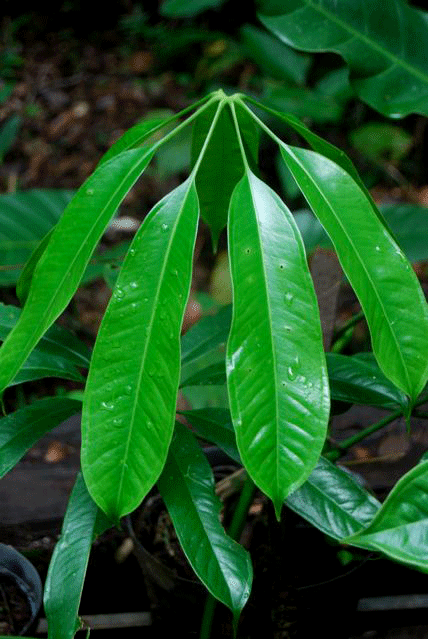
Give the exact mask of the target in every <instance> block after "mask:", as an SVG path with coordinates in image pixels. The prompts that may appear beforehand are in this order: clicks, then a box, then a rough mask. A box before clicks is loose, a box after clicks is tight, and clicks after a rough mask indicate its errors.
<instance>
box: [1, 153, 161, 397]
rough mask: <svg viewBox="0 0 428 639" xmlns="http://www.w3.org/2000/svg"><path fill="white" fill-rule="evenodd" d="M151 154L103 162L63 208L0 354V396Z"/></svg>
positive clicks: (62, 302) (62, 305)
mask: <svg viewBox="0 0 428 639" xmlns="http://www.w3.org/2000/svg"><path fill="white" fill-rule="evenodd" d="M153 152H154V147H149V148H145V149H136V150H131V151H125V152H123V153H121V154H120V155H118V156H116V157H114V158H112V159H111V160H110V161H109V162H105V163H104V164H102V165H101V166H99V167H98V168H97V169H96V170H95V172H94V173H93V174H92V175H91V176H90V177H89V178H88V179H87V180H86V182H85V183H84V185H83V186H82V187H81V188H80V189H79V191H78V192H77V194H76V195H75V197H74V198H73V200H72V201H71V202H70V204H69V205H68V206H67V208H66V210H65V211H64V213H63V215H62V217H61V219H60V221H59V222H58V224H57V226H56V228H55V231H54V233H53V234H52V237H51V238H50V241H49V243H48V245H47V247H46V249H45V251H44V253H43V255H42V257H41V258H40V260H39V261H38V263H37V266H36V268H35V271H34V277H33V278H32V281H31V287H30V291H29V293H28V298H27V301H26V304H25V307H24V309H23V311H22V314H21V317H20V320H19V322H18V323H17V324H16V326H15V327H14V329H13V330H12V331H11V333H10V334H9V335H8V337H7V339H6V341H5V342H4V343H3V346H2V348H1V350H0V392H2V391H3V390H4V389H5V388H6V387H7V386H8V384H9V383H10V381H11V380H12V379H13V378H14V377H15V375H16V373H17V372H18V371H19V369H20V368H21V366H22V364H23V363H24V362H25V360H26V359H27V357H28V355H29V354H30V352H31V351H32V350H33V348H34V347H35V346H36V344H37V342H38V341H39V340H40V338H41V337H42V336H43V334H44V333H45V332H46V331H47V329H48V328H49V327H50V326H51V324H53V322H54V321H55V319H56V318H57V317H58V316H59V315H60V313H62V311H63V310H64V309H65V307H66V306H67V304H68V302H69V301H70V299H71V297H72V296H73V294H74V292H75V290H76V288H77V287H78V285H79V282H80V280H81V278H82V276H83V274H84V272H85V269H86V266H87V264H88V262H89V260H90V257H91V255H92V253H93V251H94V249H95V247H96V245H97V243H98V241H99V239H100V237H101V235H102V234H103V232H104V230H105V228H106V227H107V224H108V223H109V221H110V219H111V217H112V216H113V214H114V212H115V210H116V209H117V207H118V206H119V204H120V202H121V201H122V199H123V198H124V197H125V195H126V194H127V192H128V191H129V190H130V188H131V187H132V185H133V184H134V182H135V181H136V180H137V179H138V177H139V176H140V174H141V173H142V171H143V170H144V169H145V167H146V166H147V165H148V163H149V162H150V160H151V158H152V155H153ZM53 265H55V268H53Z"/></svg>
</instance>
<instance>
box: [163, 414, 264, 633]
mask: <svg viewBox="0 0 428 639" xmlns="http://www.w3.org/2000/svg"><path fill="white" fill-rule="evenodd" d="M158 488H159V491H160V493H161V495H162V497H163V499H164V501H165V504H166V506H167V509H168V512H169V514H170V516H171V519H172V521H173V524H174V527H175V531H176V533H177V537H178V539H179V541H180V544H181V547H182V548H183V550H184V552H185V554H186V556H187V559H188V560H189V562H190V564H191V566H192V568H193V570H194V571H195V573H196V574H197V575H198V577H199V578H200V580H201V581H202V582H203V583H204V585H205V586H206V587H207V589H208V590H209V592H210V593H211V594H212V595H213V596H214V597H216V599H218V600H219V601H221V602H222V603H224V604H225V605H226V606H228V607H229V608H230V610H231V611H232V613H233V615H234V618H235V621H237V619H238V618H239V614H240V612H241V610H242V608H243V607H244V605H245V603H246V601H247V600H248V597H249V595H250V591H251V582H252V567H251V559H250V556H249V554H248V552H247V551H246V550H245V549H244V548H243V547H242V546H240V545H239V544H237V543H236V542H235V541H233V539H231V538H230V537H228V535H227V534H226V532H225V530H224V528H223V526H222V525H221V523H220V519H219V514H220V510H221V502H220V500H219V498H218V497H217V496H216V494H215V486H214V477H213V475H212V471H211V468H210V466H209V463H208V461H207V460H206V458H205V457H204V455H203V453H202V451H201V450H200V448H199V446H198V444H197V442H196V440H195V438H194V437H193V436H192V434H191V433H190V432H189V431H188V430H187V428H186V427H185V426H183V425H182V424H180V423H179V422H177V424H176V428H175V434H174V438H173V440H172V442H171V447H170V451H169V453H168V458H167V461H166V464H165V468H164V470H163V472H162V474H161V476H160V477H159V480H158ZM183 515H184V516H183Z"/></svg>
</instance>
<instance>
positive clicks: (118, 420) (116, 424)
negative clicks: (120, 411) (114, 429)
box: [113, 417, 123, 426]
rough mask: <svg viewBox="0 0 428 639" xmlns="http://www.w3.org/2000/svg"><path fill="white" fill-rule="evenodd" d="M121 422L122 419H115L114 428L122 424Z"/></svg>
mask: <svg viewBox="0 0 428 639" xmlns="http://www.w3.org/2000/svg"><path fill="white" fill-rule="evenodd" d="M122 422H123V419H122V418H121V417H115V418H114V419H113V424H114V425H115V426H120V425H121V424H122Z"/></svg>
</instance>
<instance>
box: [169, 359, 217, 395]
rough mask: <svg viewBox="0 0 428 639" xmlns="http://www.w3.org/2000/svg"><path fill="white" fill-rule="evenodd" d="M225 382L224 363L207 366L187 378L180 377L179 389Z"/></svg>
mask: <svg viewBox="0 0 428 639" xmlns="http://www.w3.org/2000/svg"><path fill="white" fill-rule="evenodd" d="M225 381H226V365H225V363H224V361H221V362H216V363H214V364H209V365H208V366H206V367H205V368H203V369H202V370H200V371H197V372H196V373H193V374H191V375H189V376H188V377H186V376H182V379H181V382H180V387H182V388H184V387H186V386H210V385H213V386H215V385H221V384H224V382H225Z"/></svg>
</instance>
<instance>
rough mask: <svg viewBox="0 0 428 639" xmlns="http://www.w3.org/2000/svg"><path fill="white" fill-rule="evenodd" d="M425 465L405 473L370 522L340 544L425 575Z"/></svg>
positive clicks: (427, 514) (427, 558) (427, 530)
mask: <svg viewBox="0 0 428 639" xmlns="http://www.w3.org/2000/svg"><path fill="white" fill-rule="evenodd" d="M427 538H428V462H427V461H424V462H421V463H420V464H418V465H417V466H415V467H414V468H412V470H410V471H409V472H408V473H406V474H405V475H404V476H403V477H402V478H401V479H400V480H399V481H398V482H397V483H396V485H395V486H394V488H393V489H392V490H391V492H390V494H389V495H388V497H387V498H386V500H385V502H384V503H383V505H382V508H381V509H380V510H379V512H378V513H377V515H376V517H375V518H374V520H373V521H372V522H371V524H370V525H369V526H367V527H366V528H365V529H364V530H362V531H360V532H358V533H356V534H355V535H353V536H352V537H347V538H345V539H343V540H342V541H343V543H347V544H350V545H352V546H358V547H359V548H369V549H373V550H380V551H381V552H383V553H385V554H386V555H387V556H388V557H390V558H391V559H395V560H396V561H399V562H402V563H405V564H407V565H410V566H413V567H414V568H417V569H418V570H421V571H422V572H427V573H428V546H427Z"/></svg>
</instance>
